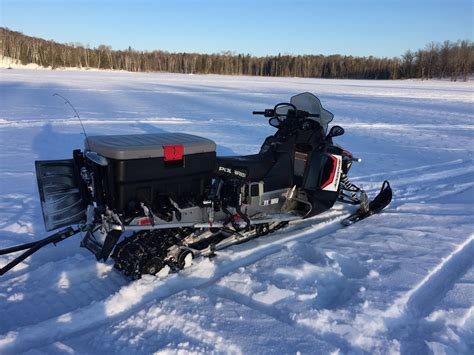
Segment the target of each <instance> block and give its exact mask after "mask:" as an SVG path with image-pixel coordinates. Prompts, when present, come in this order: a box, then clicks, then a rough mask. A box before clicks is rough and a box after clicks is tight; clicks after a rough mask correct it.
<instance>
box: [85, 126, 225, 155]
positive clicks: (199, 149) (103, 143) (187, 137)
mask: <svg viewBox="0 0 474 355" xmlns="http://www.w3.org/2000/svg"><path fill="white" fill-rule="evenodd" d="M84 145H85V147H86V149H87V150H92V151H94V152H96V153H99V154H100V155H102V156H104V157H106V158H111V159H116V160H129V159H143V158H163V157H164V156H165V149H164V147H165V146H175V145H181V146H182V147H183V149H184V155H191V154H199V153H208V152H214V151H215V150H216V144H215V143H214V142H213V141H212V140H210V139H207V138H203V137H199V136H194V135H192V134H186V133H147V134H127V135H109V136H89V137H87V139H86V140H85V141H84Z"/></svg>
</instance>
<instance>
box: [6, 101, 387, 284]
mask: <svg viewBox="0 0 474 355" xmlns="http://www.w3.org/2000/svg"><path fill="white" fill-rule="evenodd" d="M253 114H255V115H263V116H265V117H267V118H269V120H268V122H269V124H270V125H271V126H273V127H275V128H276V129H277V131H276V133H275V134H274V135H273V136H270V137H268V138H267V139H266V140H265V142H264V143H263V145H262V147H261V149H260V152H259V153H258V154H255V155H248V156H239V157H216V145H215V143H214V142H213V141H211V140H209V139H206V138H202V137H197V136H194V135H190V134H183V133H160V134H137V135H115V136H114V135H109V136H90V137H86V139H85V149H84V152H82V151H80V150H75V151H74V152H73V157H72V159H67V160H51V161H37V162H36V175H37V180H38V187H39V195H40V199H41V206H42V211H43V217H44V222H45V226H46V230H47V231H53V230H56V229H59V228H63V227H67V228H65V229H62V230H60V231H59V232H56V233H54V234H53V235H51V236H49V237H47V238H45V239H43V240H40V241H38V242H34V243H28V244H24V245H19V246H15V247H11V248H7V249H4V250H0V255H2V254H8V253H13V252H17V251H21V250H25V252H24V253H23V254H22V255H20V256H19V257H17V258H16V259H14V260H13V261H11V262H10V263H9V264H7V265H5V266H4V267H3V268H2V269H0V275H2V274H4V273H5V272H7V271H8V270H10V269H11V268H13V267H14V266H15V265H17V264H18V263H20V262H21V261H22V260H24V259H25V258H27V257H28V256H30V255H31V254H33V253H34V252H36V251H37V250H39V249H40V248H42V247H43V246H45V245H47V244H50V243H57V242H59V241H62V240H64V239H66V238H69V237H71V236H73V235H75V234H77V233H79V232H83V233H84V235H85V237H84V238H83V240H82V242H81V246H82V247H85V248H87V249H89V250H90V251H91V252H92V253H94V254H95V256H96V258H97V260H103V261H106V260H107V259H108V258H109V256H111V257H112V259H113V260H114V262H115V267H116V268H117V269H118V270H120V271H122V272H123V273H124V274H125V275H127V276H132V277H134V278H139V277H140V276H141V275H143V274H156V273H157V272H158V271H160V270H161V269H162V268H163V267H164V266H165V265H168V266H169V267H170V268H171V269H172V270H179V269H182V268H183V267H184V266H185V265H186V264H187V263H188V261H189V260H190V259H191V258H192V257H197V256H213V255H214V253H215V252H216V251H218V250H220V249H223V248H225V247H228V246H230V245H233V244H237V243H242V242H244V241H247V240H249V239H252V238H255V237H260V236H264V235H266V234H268V233H272V232H274V231H276V230H278V229H280V228H282V227H284V226H286V225H287V224H288V223H289V222H291V221H293V220H298V219H302V218H308V217H311V216H315V215H317V214H320V213H322V212H324V211H327V210H328V209H330V208H331V207H332V206H333V205H334V203H335V202H336V201H340V202H344V203H348V204H353V205H359V209H358V210H357V211H356V212H355V213H353V214H352V215H351V216H349V217H347V218H346V219H345V220H343V224H345V225H349V224H352V223H354V222H357V221H358V220H361V219H363V218H366V217H368V216H370V215H371V214H373V213H377V212H380V211H381V210H382V209H383V208H384V207H386V206H387V205H388V204H389V203H390V201H391V198H392V190H391V188H390V185H389V183H388V182H387V181H385V182H384V184H383V186H382V189H381V192H380V193H379V194H378V195H377V196H376V197H375V199H374V200H373V201H371V202H370V203H369V201H368V198H367V195H366V193H365V192H364V191H363V190H362V189H360V188H359V187H357V186H356V185H354V184H352V183H351V182H350V181H349V178H348V176H347V174H348V172H349V169H350V167H351V165H352V163H353V162H354V161H358V159H356V158H355V157H353V155H352V154H351V153H349V152H348V151H346V150H344V149H342V148H341V147H339V146H338V145H337V144H334V143H333V138H334V137H337V136H340V135H342V134H343V133H344V129H343V128H342V127H340V126H333V127H332V128H331V129H330V130H329V132H327V130H328V124H329V123H330V122H331V121H332V119H333V114H332V113H330V112H329V111H327V110H325V109H324V108H323V107H322V106H321V102H320V101H319V99H318V98H317V97H316V96H314V95H312V94H311V93H302V94H299V95H296V96H293V97H292V98H291V100H290V102H289V103H279V104H277V105H276V106H275V107H274V108H272V109H266V110H265V111H255V112H253Z"/></svg>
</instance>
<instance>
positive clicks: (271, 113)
mask: <svg viewBox="0 0 474 355" xmlns="http://www.w3.org/2000/svg"><path fill="white" fill-rule="evenodd" d="M252 114H253V115H263V116H265V117H276V116H277V115H276V110H274V109H265V111H252ZM287 116H290V117H295V118H310V117H314V118H317V117H320V115H319V114H318V113H309V112H307V111H304V110H288V115H287Z"/></svg>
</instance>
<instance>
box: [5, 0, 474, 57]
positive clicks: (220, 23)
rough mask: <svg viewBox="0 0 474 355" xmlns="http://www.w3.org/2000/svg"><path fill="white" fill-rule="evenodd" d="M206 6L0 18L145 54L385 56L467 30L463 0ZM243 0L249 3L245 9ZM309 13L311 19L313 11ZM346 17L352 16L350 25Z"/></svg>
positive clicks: (466, 34)
mask: <svg viewBox="0 0 474 355" xmlns="http://www.w3.org/2000/svg"><path fill="white" fill-rule="evenodd" d="M216 4H218V1H216V0H205V1H203V2H199V1H196V0H178V1H174V2H173V1H169V0H162V1H158V2H150V1H148V0H140V1H137V2H135V3H127V2H126V1H123V0H121V1H116V2H111V1H109V0H105V1H101V2H99V3H95V2H92V1H90V0H75V1H71V2H69V3H68V4H67V6H63V5H64V4H63V3H61V2H60V1H57V0H40V1H32V0H20V1H12V0H2V2H1V10H2V11H1V16H0V19H1V21H0V22H1V23H0V26H2V27H6V28H9V29H10V30H12V31H17V32H21V33H23V34H25V35H27V36H31V37H38V38H42V39H45V40H53V41H55V42H57V43H63V44H69V43H81V44H82V45H84V46H89V47H91V48H95V47H98V46H99V45H107V46H111V47H112V49H113V50H125V49H128V48H129V47H131V48H133V49H134V50H136V51H148V52H151V51H154V50H157V51H164V52H170V53H199V54H221V53H223V52H231V53H233V54H236V55H237V54H244V55H247V54H250V55H251V56H256V57H264V56H277V55H278V54H281V55H292V56H298V55H324V56H329V55H343V56H355V57H368V56H374V57H380V58H393V57H400V56H401V55H402V54H403V53H405V52H406V51H407V50H411V51H416V50H418V49H423V48H425V46H426V45H427V44H429V43H431V42H443V41H446V40H449V41H452V42H456V41H457V40H464V39H467V40H472V37H473V36H472V33H473V22H472V17H471V15H472V13H473V6H472V3H471V1H466V0H454V1H447V0H432V1H429V0H422V1H420V2H417V3H416V4H414V3H410V1H408V0H397V1H388V2H386V3H384V4H380V2H377V1H374V0H363V1H361V2H359V3H358V4H353V3H351V2H348V1H347V0H337V1H333V2H331V3H329V2H324V4H322V2H318V4H315V3H314V2H310V1H307V0H300V1H296V2H289V1H288V0H278V1H270V0H260V1H257V2H251V1H249V0H243V1H240V2H237V1H235V0H230V1H228V2H226V6H220V7H219V6H208V5H216ZM270 4H271V5H272V6H269V5H270ZM321 4H322V5H321ZM91 5H92V6H94V8H93V10H91ZM112 5H113V6H112ZM249 6H252V7H253V8H254V10H253V11H249V10H248V8H249ZM288 6H290V7H288ZM408 8H409V9H408ZM184 9H186V11H184ZM263 10H268V12H265V11H263ZM293 11H294V13H293ZM318 11H319V12H318ZM267 13H269V15H264V14H267ZM288 13H291V16H288ZM313 13H318V17H317V18H314V16H313V15H312V14H313ZM262 14H263V15H262ZM328 14H331V15H332V16H328ZM20 15H21V16H20ZM293 18H294V19H295V20H292V19H293ZM354 18H357V19H359V21H358V22H357V23H356V24H352V23H350V22H351V20H353V19H354ZM84 19H86V20H87V21H84ZM280 19H284V20H283V21H281V20H280ZM402 20H403V21H402ZM84 22H87V23H84ZM71 24H73V26H71ZM274 24H275V25H274ZM117 28H120V31H119V32H118V31H117V30H116V29H117ZM381 29H382V30H381ZM300 33H305V36H299V34H300ZM319 33H324V35H323V36H319ZM308 34H309V35H308ZM308 36H312V37H314V38H308Z"/></svg>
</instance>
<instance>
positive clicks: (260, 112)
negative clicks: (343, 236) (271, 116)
mask: <svg viewBox="0 0 474 355" xmlns="http://www.w3.org/2000/svg"><path fill="white" fill-rule="evenodd" d="M264 114H265V111H253V112H252V115H264Z"/></svg>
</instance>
